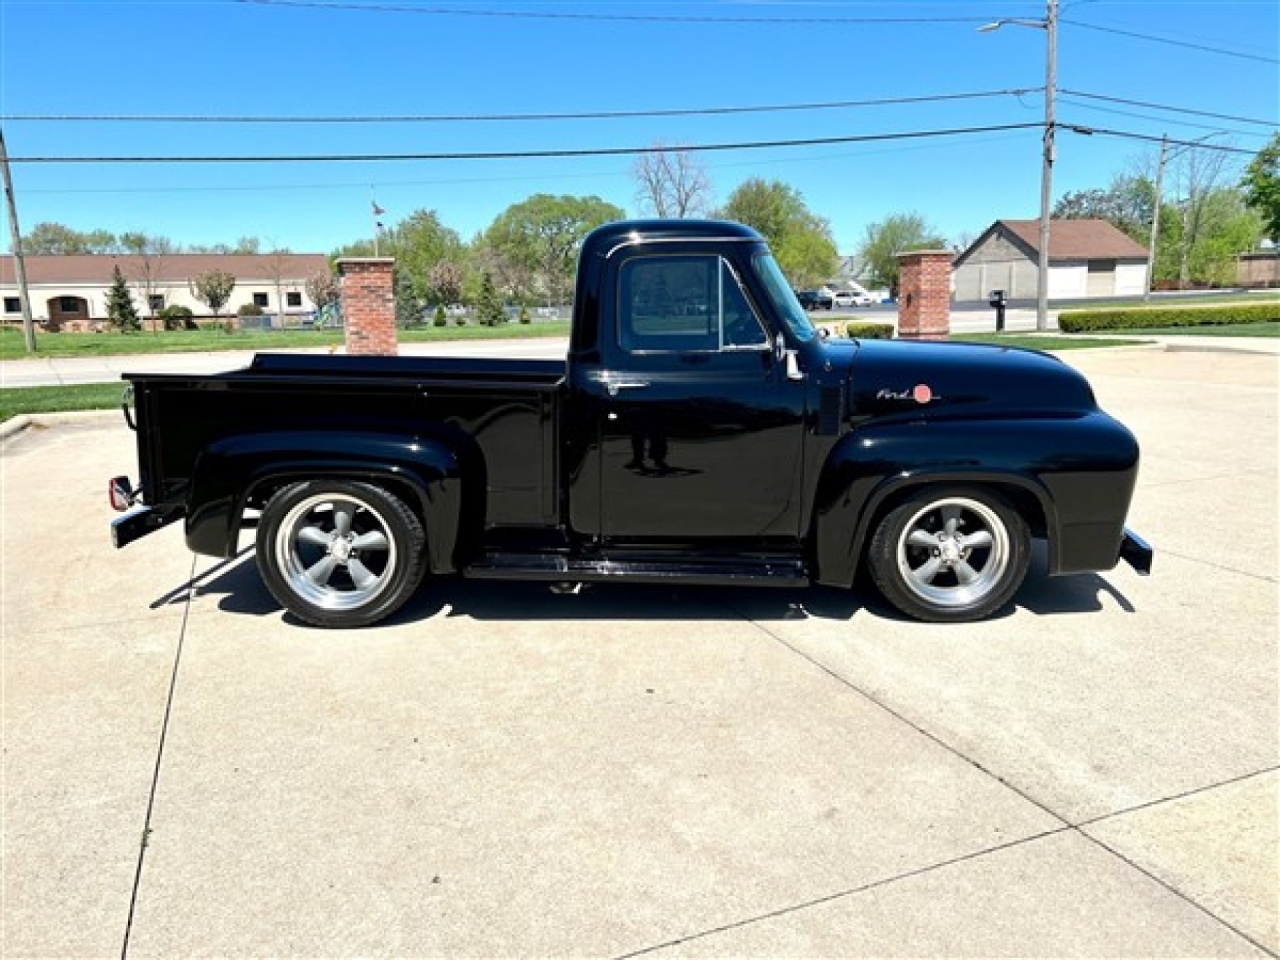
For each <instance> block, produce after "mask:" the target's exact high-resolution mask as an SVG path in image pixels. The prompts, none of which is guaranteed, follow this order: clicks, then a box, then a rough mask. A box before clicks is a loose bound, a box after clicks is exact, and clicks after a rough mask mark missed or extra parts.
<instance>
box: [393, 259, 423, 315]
mask: <svg viewBox="0 0 1280 960" xmlns="http://www.w3.org/2000/svg"><path fill="white" fill-rule="evenodd" d="M391 295H392V302H393V304H394V306H395V311H396V326H397V327H412V326H416V325H418V324H420V323H422V320H423V313H424V311H425V310H426V301H425V300H424V299H423V298H422V297H421V296H420V295H419V294H418V290H417V287H416V286H415V285H414V282H413V279H412V278H411V277H410V276H409V274H408V272H406V271H405V270H403V269H402V268H401V267H400V264H398V263H397V264H396V266H395V270H394V271H392V274H391Z"/></svg>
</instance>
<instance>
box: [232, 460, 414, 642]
mask: <svg viewBox="0 0 1280 960" xmlns="http://www.w3.org/2000/svg"><path fill="white" fill-rule="evenodd" d="M425 541H426V537H425V535H424V534H423V531H422V523H421V522H420V521H419V520H418V517H417V516H416V515H415V514H414V512H413V511H412V510H410V509H409V508H408V507H407V506H405V505H404V503H402V502H401V501H400V500H399V499H398V498H396V497H395V496H393V495H392V494H390V493H388V492H387V491H386V490H383V489H382V488H381V487H376V486H373V485H372V484H368V483H356V482H349V481H344V480H319V481H313V482H307V483H295V484H293V485H291V486H288V487H285V488H283V489H281V490H280V491H278V492H277V493H276V494H275V495H274V496H273V497H272V498H271V499H270V500H269V501H268V502H267V505H266V508H265V509H264V510H263V511H262V519H261V523H260V524H259V529H258V542H257V555H258V569H259V570H260V571H261V573H262V579H263V581H264V582H265V583H266V585H267V589H269V590H270V591H271V594H272V596H274V597H275V598H276V599H277V600H278V601H280V603H281V605H282V606H284V608H285V609H287V610H288V611H289V612H290V613H292V614H294V615H295V616H296V617H298V618H299V619H300V620H304V621H306V622H307V623H310V624H312V625H314V626H317V627H363V626H368V625H369V624H372V623H376V622H377V621H379V620H381V619H383V618H384V617H387V616H389V615H391V614H392V613H394V612H395V611H396V610H398V609H399V608H400V607H401V605H403V604H404V602H405V601H406V600H408V599H409V597H411V596H412V595H413V592H414V591H415V590H416V589H417V587H418V583H419V582H420V581H421V579H422V573H423V564H424V550H423V545H424V543H425Z"/></svg>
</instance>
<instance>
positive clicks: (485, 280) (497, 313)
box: [476, 270, 507, 327]
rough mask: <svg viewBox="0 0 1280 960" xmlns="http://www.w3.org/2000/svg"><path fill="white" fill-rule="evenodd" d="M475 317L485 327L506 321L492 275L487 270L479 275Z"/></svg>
mask: <svg viewBox="0 0 1280 960" xmlns="http://www.w3.org/2000/svg"><path fill="white" fill-rule="evenodd" d="M476 319H477V320H478V321H479V322H480V323H482V324H483V325H484V326H486V327H496V326H497V325H498V324H500V323H506V321H507V314H506V311H504V310H503V309H502V301H501V300H500V299H498V290H497V288H496V287H494V285H493V277H492V276H490V275H489V272H488V271H487V270H486V271H485V272H484V274H483V275H482V276H481V277H480V297H479V299H478V300H477V301H476Z"/></svg>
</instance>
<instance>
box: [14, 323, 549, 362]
mask: <svg viewBox="0 0 1280 960" xmlns="http://www.w3.org/2000/svg"><path fill="white" fill-rule="evenodd" d="M568 335H569V322H568V321H567V320H560V321H557V320H549V321H541V320H540V321H538V322H536V323H507V324H503V325H502V326H498V327H481V326H476V325H475V324H471V323H469V324H467V325H466V326H465V327H459V326H456V325H450V326H447V327H415V328H412V329H405V330H401V331H400V342H401V343H431V342H434V341H445V340H510V339H513V338H517V337H567V336H568ZM342 344H343V334H342V331H341V330H244V331H236V332H235V333H226V332H225V331H223V330H214V329H205V330H171V331H161V332H159V333H152V332H151V331H149V330H146V331H143V332H141V333H130V334H121V333H40V332H38V331H37V333H36V353H35V354H34V355H35V356H37V357H106V356H123V355H127V354H151V353H196V352H207V351H212V350H297V349H301V348H305V347H331V346H341V345H342ZM28 356H31V355H30V354H28V353H27V351H26V345H25V343H24V342H23V338H22V331H21V330H20V329H18V328H16V327H11V326H7V327H5V328H4V329H2V330H0V360H21V359H24V358H26V357H28Z"/></svg>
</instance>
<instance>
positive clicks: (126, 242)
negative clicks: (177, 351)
mask: <svg viewBox="0 0 1280 960" xmlns="http://www.w3.org/2000/svg"><path fill="white" fill-rule="evenodd" d="M119 243H120V246H121V247H122V248H124V249H125V250H127V251H128V252H129V253H132V254H133V255H134V256H136V257H137V258H138V259H137V260H136V261H135V264H134V267H133V270H132V273H133V280H134V282H136V283H137V284H138V287H139V288H140V289H141V291H142V303H143V305H144V306H145V307H146V308H147V316H148V317H149V318H150V319H151V332H152V333H153V334H156V333H159V322H158V320H157V318H156V297H157V296H158V293H157V291H158V290H159V288H160V278H161V276H162V275H163V273H164V255H165V254H166V253H169V252H171V251H172V250H173V243H172V242H171V241H170V240H169V239H168V238H167V237H151V236H148V235H147V234H145V233H143V232H141V231H132V232H129V233H122V234H120V238H119Z"/></svg>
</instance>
